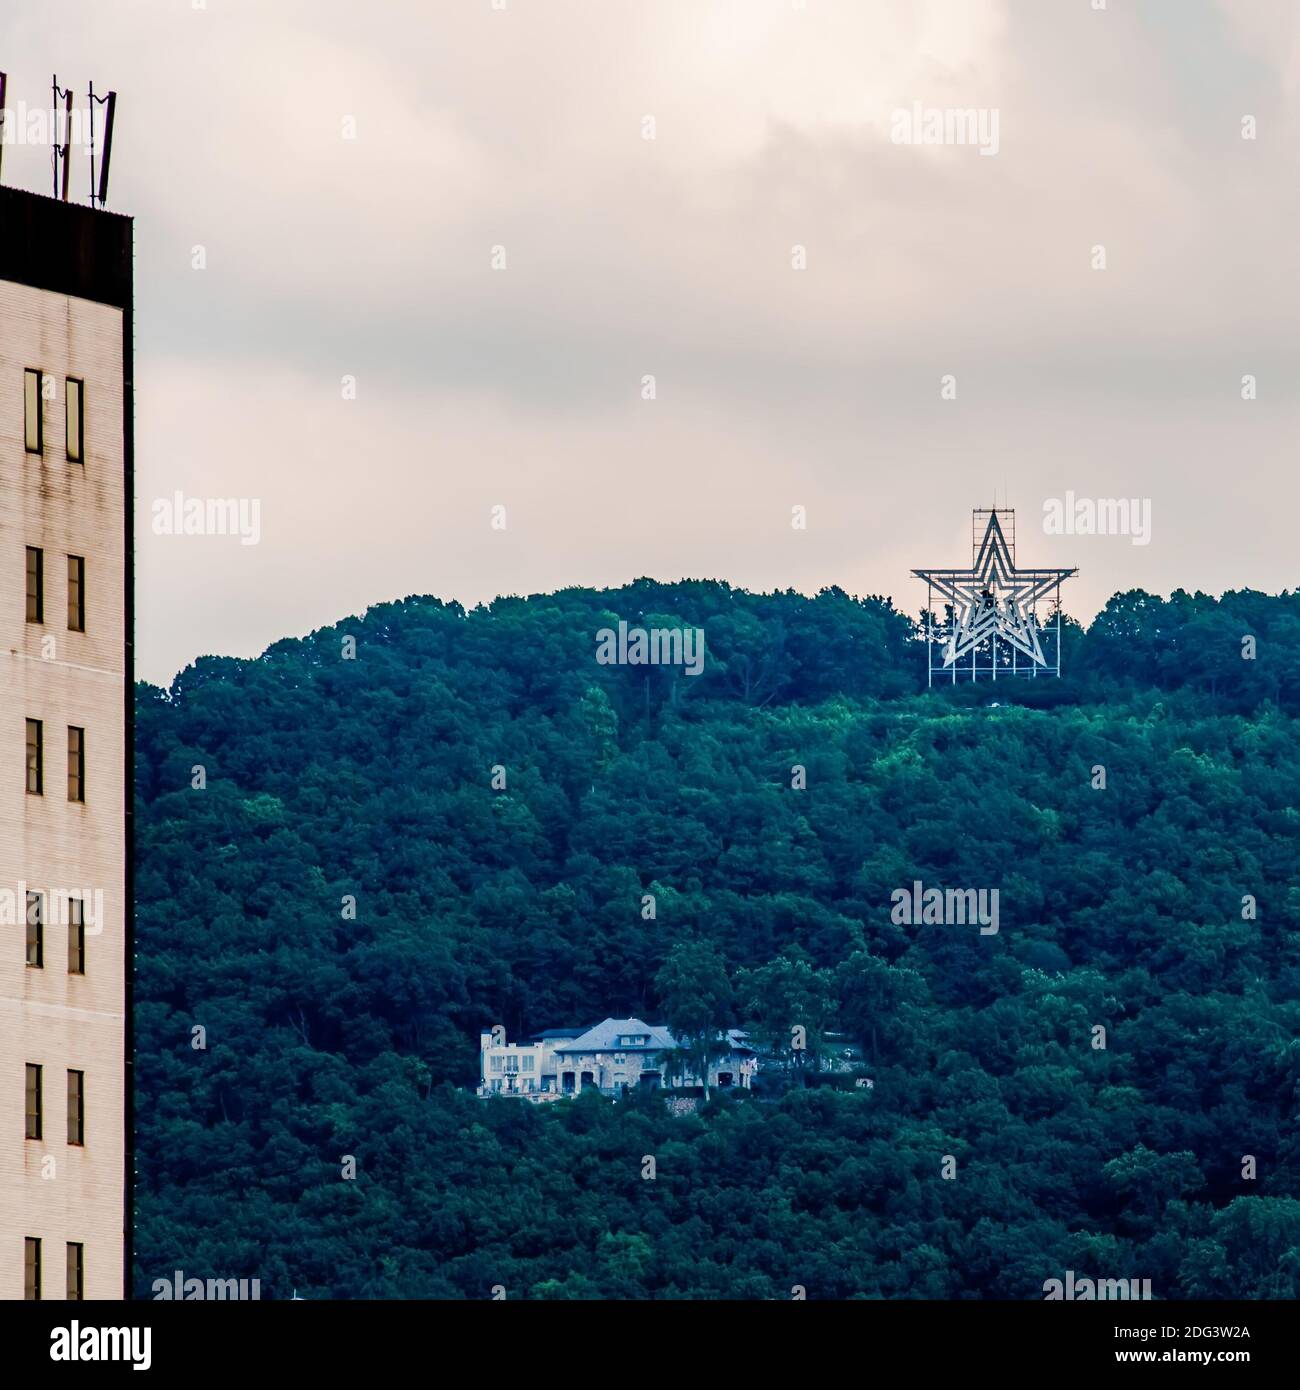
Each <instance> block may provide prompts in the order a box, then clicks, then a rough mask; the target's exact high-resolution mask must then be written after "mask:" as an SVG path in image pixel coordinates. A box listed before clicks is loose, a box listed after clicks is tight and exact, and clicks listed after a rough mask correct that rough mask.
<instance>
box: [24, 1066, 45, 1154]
mask: <svg viewBox="0 0 1300 1390" xmlns="http://www.w3.org/2000/svg"><path fill="white" fill-rule="evenodd" d="M43 1108H44V1107H43V1105H42V1103H41V1069H40V1067H39V1066H38V1065H37V1064H36V1063H35V1062H28V1063H27V1137H28V1139H39V1138H40V1137H41V1111H42V1109H43Z"/></svg>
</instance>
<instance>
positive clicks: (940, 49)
mask: <svg viewBox="0 0 1300 1390" xmlns="http://www.w3.org/2000/svg"><path fill="white" fill-rule="evenodd" d="M1298 27H1300V21H1298V19H1297V13H1296V11H1295V9H1294V6H1292V5H1291V4H1290V3H1289V0H1288V2H1287V3H1283V0H1277V2H1276V3H1275V2H1274V0H1233V3H1231V4H1229V3H1226V0H1225V3H1222V4H1216V3H1213V0H1177V3H1163V4H1162V3H1149V4H1144V5H1142V6H1140V7H1139V6H1133V5H1130V4H1126V3H1125V4H1121V3H1119V2H1118V0H1112V3H1111V4H1110V5H1109V7H1108V8H1107V9H1106V10H1104V11H1094V10H1093V9H1092V8H1091V6H1090V5H1088V4H1087V3H1083V0H1079V3H1060V4H1046V3H1041V0H1023V2H1016V0H1007V2H1006V3H993V2H991V0H990V2H989V3H980V0H942V2H941V0H929V2H928V3H927V0H912V3H904V0H898V3H878V4H876V3H873V4H871V5H864V4H861V3H858V2H857V0H843V3H835V2H833V0H807V5H806V7H804V8H797V7H796V6H795V4H793V3H792V0H661V2H660V3H654V4H650V3H643V0H602V3H599V4H595V3H592V4H586V3H566V0H545V2H543V0H508V6H507V9H506V10H505V11H504V12H500V11H495V10H493V9H492V8H491V6H490V5H489V3H488V0H470V2H467V3H457V4H439V5H436V6H428V5H424V4H416V3H397V0H391V2H390V3H387V4H383V5H377V6H373V7H369V8H359V7H358V6H356V5H355V3H353V0H347V3H344V0H324V2H323V3H306V0H286V3H277V4H275V5H269V4H255V3H252V0H209V2H208V7H207V9H206V10H205V11H202V12H196V11H192V10H191V9H190V8H189V7H188V5H184V4H170V3H163V0H136V3H133V4H123V5H115V6H113V7H112V12H111V14H110V13H109V7H106V6H102V5H91V4H89V3H80V2H79V0H78V2H77V3H68V4H66V5H64V6H63V7H62V10H61V23H60V24H59V26H58V28H57V36H56V34H55V29H54V27H53V26H52V25H51V24H50V23H49V21H48V20H46V19H44V18H43V16H42V13H41V11H39V10H36V9H32V10H30V11H27V12H26V13H24V14H22V15H18V16H14V15H11V13H10V12H8V11H6V13H5V15H4V16H3V18H0V52H3V53H4V54H5V65H6V67H7V68H8V70H9V71H10V73H11V100H12V99H17V98H18V97H20V96H21V97H23V98H25V99H27V100H28V101H33V100H39V99H41V97H42V94H43V92H44V91H45V90H47V88H46V87H45V86H44V84H45V82H46V81H47V77H48V72H49V70H50V69H51V68H53V67H58V69H59V72H60V77H61V79H64V80H66V79H67V78H68V77H73V78H75V80H76V83H77V85H78V86H83V85H84V79H85V78H86V77H89V76H93V77H94V78H95V80H96V84H97V86H98V87H101V88H102V87H107V86H108V85H113V86H116V87H117V89H118V90H119V92H120V93H121V106H120V110H121V124H120V126H119V130H118V137H117V145H116V149H115V155H114V164H115V169H114V187H113V192H114V197H113V203H114V205H115V206H116V207H118V208H121V209H124V210H127V211H130V212H132V213H133V214H135V215H136V217H137V286H138V300H139V306H138V315H137V345H138V352H139V365H138V380H139V389H140V412H139V429H138V452H139V459H138V464H139V495H140V499H141V512H140V518H139V521H140V539H139V584H140V600H139V605H138V610H139V618H140V630H139V648H138V649H139V660H140V669H141V672H142V673H143V674H145V675H147V676H149V677H150V678H152V679H158V680H164V681H165V680H167V679H169V678H170V676H171V674H172V673H173V672H174V671H175V669H176V668H177V667H178V666H180V665H181V664H183V663H184V662H185V661H187V660H190V659H192V658H193V657H194V656H195V655H198V654H200V653H202V652H206V651H218V652H238V653H241V654H252V653H255V652H257V651H259V650H261V649H262V648H263V647H264V646H265V645H267V644H268V643H269V642H271V641H273V640H275V639H276V638H277V637H279V636H282V635H285V634H289V633H298V632H302V631H305V630H308V629H309V628H311V627H313V626H316V625H319V624H321V623H325V622H329V621H333V620H334V619H336V618H338V617H341V616H343V615H344V614H346V613H349V612H356V611H360V610H362V609H364V607H365V606H366V605H367V604H369V603H371V602H375V601H380V600H383V599H387V598H393V597H398V596H401V595H403V594H406V593H411V592H431V593H435V594H438V595H440V596H443V597H447V598H453V597H454V598H459V599H461V600H463V601H466V602H473V601H477V600H480V599H488V598H491V597H492V596H494V595H495V594H496V593H498V592H511V591H516V592H532V591H540V590H545V589H550V588H554V587H557V586H560V585H563V584H568V583H591V584H606V583H618V582H621V581H623V580H626V579H628V578H631V577H634V576H635V575H637V574H641V573H650V574H655V575H658V576H660V577H663V578H671V577H674V576H679V575H696V576H716V577H719V578H725V579H729V580H731V581H732V582H735V583H742V584H746V585H748V586H751V587H759V588H772V587H786V586H795V587H799V588H804V589H815V588H817V587H819V586H820V585H822V584H830V583H839V584H841V585H843V586H844V587H846V588H849V589H852V590H856V591H859V592H885V593H893V594H894V595H895V596H896V598H897V600H898V601H899V602H900V604H902V605H903V606H905V607H908V608H914V607H915V606H916V603H915V599H916V595H915V594H914V593H913V585H912V581H911V580H910V579H909V577H908V570H909V569H910V568H911V567H912V566H913V565H914V564H921V563H937V562H939V561H941V560H943V559H944V557H945V555H948V554H951V557H952V558H953V559H954V560H957V559H960V556H961V547H962V545H963V543H964V540H963V538H965V537H966V536H967V534H968V528H969V517H968V516H967V515H966V513H967V511H968V509H969V508H970V507H971V506H973V505H987V504H988V503H989V502H990V501H991V500H992V498H993V495H994V493H995V492H996V493H997V495H998V496H999V497H1000V496H1001V495H1002V494H1003V490H1004V488H1005V489H1006V490H1007V492H1008V494H1009V496H1010V500H1011V502H1012V503H1013V504H1015V505H1016V506H1017V507H1018V508H1020V509H1021V510H1020V513H1019V519H1020V521H1021V530H1022V537H1023V540H1022V545H1023V547H1024V554H1025V555H1026V557H1029V558H1033V559H1037V560H1042V561H1043V562H1048V561H1049V558H1054V557H1057V556H1060V557H1061V562H1062V563H1071V564H1078V565H1080V567H1081V570H1082V573H1081V576H1080V578H1079V580H1078V581H1075V584H1074V589H1073V593H1072V594H1070V595H1069V596H1068V602H1069V606H1070V608H1071V610H1072V611H1074V612H1076V613H1077V614H1079V615H1080V616H1083V617H1087V616H1090V614H1091V612H1093V611H1095V609H1096V608H1097V607H1098V606H1099V605H1100V604H1101V603H1102V602H1104V600H1105V598H1106V597H1107V595H1108V594H1109V593H1110V592H1112V591H1113V590H1117V589H1123V588H1127V587H1130V586H1132V585H1135V584H1141V585H1144V586H1146V587H1148V588H1151V589H1155V590H1161V591H1168V590H1169V589H1170V588H1173V587H1176V586H1178V585H1185V586H1188V587H1193V588H1195V587H1204V588H1207V589H1210V590H1218V589H1221V588H1223V587H1232V586H1237V585H1243V584H1253V585H1256V586H1258V587H1264V588H1280V587H1283V586H1289V585H1291V584H1292V583H1294V574H1293V566H1292V562H1291V556H1292V554H1293V551H1294V542H1293V539H1292V537H1293V534H1294V526H1293V523H1291V522H1290V521H1288V520H1287V518H1288V517H1289V516H1292V515H1294V512H1295V510H1296V508H1297V506H1300V482H1298V481H1297V476H1296V472H1295V470H1294V468H1293V467H1292V466H1291V464H1290V461H1289V452H1290V441H1291V439H1293V438H1294V436H1295V432H1296V425H1297V418H1296V417H1297V409H1296V392H1295V388H1294V385H1293V384H1292V383H1294V381H1295V379H1296V373H1297V368H1300V361H1297V357H1298V356H1300V354H1298V353H1297V349H1296V347H1295V345H1294V329H1293V325H1294V323H1295V321H1296V318H1297V312H1298V311H1300V302H1298V297H1300V291H1298V289H1297V286H1298V285H1300V277H1297V276H1296V274H1295V255H1296V253H1295V252H1294V250H1293V245H1292V243H1293V236H1292V233H1291V229H1292V228H1293V227H1294V226H1295V225H1296V221H1297V213H1300V207H1298V206H1297V203H1298V201H1300V192H1298V191H1297V187H1296V183H1295V180H1294V177H1293V174H1292V169H1291V164H1292V160H1291V155H1290V151H1291V150H1292V149H1294V146H1295V142H1296V139H1297V137H1298V136H1300V119H1298V117H1300V98H1298V95H1297V77H1300V58H1298V54H1300V46H1298V41H1297V33H1298ZM913 102H920V103H923V104H924V105H927V106H934V107H944V106H955V107H962V108H995V109H997V111H998V113H999V135H1000V147H999V151H998V154H997V155H996V157H993V158H985V157H981V156H980V155H979V153H978V151H976V150H974V149H970V148H955V147H926V146H904V145H895V144H893V143H892V142H891V140H890V115H891V112H892V111H893V110H894V108H895V107H900V106H910V105H911V103H913ZM1247 114H1250V115H1253V116H1254V117H1255V118H1256V119H1257V121H1258V127H1259V129H1258V138H1257V139H1256V140H1254V141H1243V140H1242V139H1241V137H1240V123H1241V119H1242V117H1243V116H1244V115H1247ZM346 116H354V117H355V119H356V129H357V138H356V139H355V140H353V141H348V140H344V139H343V138H342V121H343V119H344V117H346ZM645 116H653V117H654V120H655V134H656V138H655V139H654V140H652V141H651V140H644V139H642V138H641V132H642V122H643V118H644V117H645ZM47 178H48V164H47V156H45V155H43V154H42V152H40V151H25V150H18V151H9V152H7V153H6V159H5V179H6V182H9V183H17V184H20V185H22V186H27V187H36V188H40V189H43V188H44V187H45V186H46V185H45V182H44V180H46V179H47ZM195 244H202V245H204V246H205V248H206V250H207V254H208V267H209V268H208V269H207V270H206V271H204V272H201V273H199V272H194V271H192V270H191V269H190V254H191V247H192V246H193V245H195ZM796 244H797V245H801V246H804V247H805V248H806V254H807V265H808V268H807V270H806V271H794V270H792V269H791V248H792V247H793V246H794V245H796ZM1096 244H1103V245H1104V246H1105V247H1106V253H1107V269H1106V270H1105V271H1104V272H1097V271H1094V270H1092V269H1091V267H1090V256H1091V248H1092V247H1093V246H1094V245H1096ZM496 245H501V246H504V247H505V248H506V254H507V256H508V263H509V269H508V270H506V271H504V272H494V271H492V269H491V268H490V259H489V258H490V254H491V248H492V247H493V246H496ZM647 373H650V374H653V375H654V376H655V377H656V380H657V386H658V397H657V399H656V400H654V401H652V402H651V401H643V400H642V399H641V395H640V383H641V380H642V377H643V376H644V375H645V374H647ZM945 373H952V374H954V375H955V376H956V377H957V380H958V399H957V400H956V401H950V402H944V401H941V400H940V398H939V382H940V377H941V376H942V375H944V374H945ZM1245 373H1251V374H1254V375H1256V376H1257V378H1258V382H1259V399H1258V400H1257V401H1255V402H1249V403H1248V402H1244V401H1242V400H1241V399H1240V380H1241V377H1242V375H1243V374H1245ZM344 374H354V375H355V376H356V377H357V379H358V398H357V400H356V401H344V400H342V399H341V394H340V381H341V378H342V377H343V375H344ZM176 488H182V489H184V490H185V491H186V492H187V493H195V494H203V493H206V494H210V495H222V496H229V495H238V494H241V493H243V492H248V493H251V495H257V496H260V497H262V498H263V500H264V506H263V532H264V535H263V539H262V541H261V543H260V544H259V545H258V546H256V547H244V548H241V547H239V546H238V544H237V543H229V544H223V543H222V542H220V541H219V540H218V539H216V538H189V539H180V540H176V539H168V538H164V537H155V536H153V535H152V534H151V533H150V531H149V529H148V513H147V510H145V503H146V502H147V500H148V499H150V498H152V497H154V496H158V495H167V494H169V493H170V492H172V491H173V490H174V489H176ZM1067 489H1073V490H1074V491H1075V492H1076V493H1078V494H1080V495H1089V496H1099V495H1116V496H1131V497H1150V498H1151V500H1152V505H1153V521H1154V538H1153V541H1152V544H1151V545H1150V546H1148V547H1141V548H1134V547H1130V546H1127V545H1121V544H1119V543H1116V542H1113V541H1110V540H1106V539H1093V540H1087V539H1085V538H1080V537H1061V538H1049V537H1045V536H1043V535H1041V530H1040V528H1039V518H1040V516H1041V505H1042V500H1043V499H1044V498H1045V497H1049V496H1060V495H1062V494H1063V493H1064V492H1065V491H1066V490H1067ZM496 502H502V503H505V504H506V505H507V507H508V508H509V515H510V518H511V522H510V529H509V530H508V531H507V532H506V533H505V534H504V535H503V534H500V533H494V532H492V531H491V529H490V528H489V526H488V508H489V507H490V506H491V505H492V504H493V503H496ZM796 503H801V504H804V505H807V506H808V508H809V517H810V529H809V531H808V532H807V533H793V532H791V530H790V528H789V515H790V507H791V506H792V505H794V504H796ZM1224 535H1226V536H1228V537H1229V538H1230V541H1229V542H1228V543H1226V544H1225V543H1224V541H1223V536H1224Z"/></svg>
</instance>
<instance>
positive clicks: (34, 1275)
mask: <svg viewBox="0 0 1300 1390" xmlns="http://www.w3.org/2000/svg"><path fill="white" fill-rule="evenodd" d="M40 1296H41V1240H40V1237H39V1236H28V1237H27V1239H26V1240H25V1241H24V1242H23V1297H24V1298H25V1299H27V1300H28V1302H32V1301H34V1300H35V1299H38V1298H40Z"/></svg>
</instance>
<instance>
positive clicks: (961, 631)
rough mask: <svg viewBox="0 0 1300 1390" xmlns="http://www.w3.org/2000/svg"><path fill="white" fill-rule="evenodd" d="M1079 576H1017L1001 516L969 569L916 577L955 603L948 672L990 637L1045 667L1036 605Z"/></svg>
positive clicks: (1044, 572) (989, 529) (995, 516)
mask: <svg viewBox="0 0 1300 1390" xmlns="http://www.w3.org/2000/svg"><path fill="white" fill-rule="evenodd" d="M1078 572H1079V571H1078V570H1077V569H1068V570H1018V569H1017V568H1016V567H1015V563H1014V562H1013V561H1012V559H1011V551H1010V549H1009V548H1008V546H1007V541H1006V537H1005V536H1004V535H1003V534H1002V527H1001V526H1000V525H999V524H998V514H997V512H990V513H989V524H988V527H987V529H986V530H985V532H984V539H983V540H982V541H981V542H980V548H979V554H978V555H977V556H976V558H975V563H974V564H973V565H972V566H971V568H970V569H968V570H913V571H912V573H913V574H914V575H916V577H917V578H918V579H924V580H925V581H926V583H928V584H933V585H934V587H935V588H936V589H937V590H938V591H939V592H940V593H941V594H942V595H943V596H944V597H945V598H946V599H948V600H949V601H950V602H951V603H952V606H953V612H954V614H955V618H956V620H955V621H954V623H953V625H952V632H951V633H950V635H949V637H948V641H947V644H946V645H945V646H944V649H943V664H944V665H945V666H951V665H952V664H953V662H954V661H956V660H957V658H958V657H960V656H962V655H964V654H965V653H966V652H968V651H970V650H971V648H972V647H977V646H979V644H980V643H981V642H983V641H985V640H986V639H987V638H989V637H991V636H996V637H1001V638H1002V640H1003V641H1004V642H1008V643H1010V645H1011V646H1013V647H1014V648H1015V649H1016V650H1017V651H1019V652H1023V653H1024V655H1025V656H1027V657H1029V659H1030V660H1031V661H1033V662H1035V663H1036V664H1037V665H1039V666H1046V665H1047V659H1046V658H1045V657H1044V656H1043V649H1042V647H1041V646H1040V645H1039V641H1038V624H1037V623H1036V622H1035V621H1034V616H1033V612H1034V605H1035V604H1036V603H1037V601H1038V600H1039V599H1040V598H1042V597H1044V595H1046V594H1047V593H1048V591H1049V590H1051V589H1053V588H1055V586H1056V585H1058V584H1059V583H1060V582H1061V580H1062V579H1068V578H1069V577H1070V576H1071V575H1072V574H1078Z"/></svg>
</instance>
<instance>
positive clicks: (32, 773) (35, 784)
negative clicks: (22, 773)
mask: <svg viewBox="0 0 1300 1390" xmlns="http://www.w3.org/2000/svg"><path fill="white" fill-rule="evenodd" d="M43 746H44V731H43V730H42V728H41V721H40V720H39V719H29V720H28V721H27V790H28V791H29V792H30V793H31V794H32V795H33V796H40V795H41V785H42V781H43V775H42V774H43V770H44V763H45V760H44V756H43Z"/></svg>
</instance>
